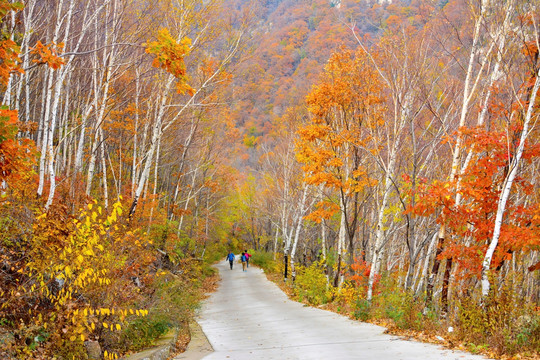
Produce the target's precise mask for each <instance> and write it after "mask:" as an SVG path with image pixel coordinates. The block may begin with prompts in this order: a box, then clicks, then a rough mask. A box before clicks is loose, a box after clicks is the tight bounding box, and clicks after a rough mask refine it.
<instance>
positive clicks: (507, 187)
mask: <svg viewBox="0 0 540 360" xmlns="http://www.w3.org/2000/svg"><path fill="white" fill-rule="evenodd" d="M539 87H540V71H538V72H537V73H536V80H535V83H534V87H533V89H532V91H531V95H530V98H529V106H528V109H527V114H526V115H525V119H524V121H523V130H521V136H520V139H519V145H518V148H517V149H516V154H515V156H514V158H513V159H512V162H511V163H510V172H509V173H508V175H507V177H506V179H505V182H504V186H503V190H502V192H501V195H500V196H499V202H498V204H497V215H496V217H495V225H494V228H493V238H492V239H491V242H490V244H489V247H488V249H487V251H486V254H485V256H484V260H483V261H482V296H483V297H484V298H485V297H486V296H487V295H488V294H489V290H490V286H491V285H490V281H489V272H490V266H491V260H492V259H493V254H494V253H495V249H496V248H497V245H498V243H499V237H500V235H501V226H502V222H503V217H504V212H505V211H506V203H507V201H508V198H509V197H510V191H511V190H512V185H513V184H514V179H515V178H516V175H517V171H518V168H519V163H520V162H521V157H522V156H523V149H524V148H525V141H526V140H527V137H528V136H529V131H530V130H529V126H530V123H531V119H532V116H533V111H534V105H535V103H536V96H537V94H538V88H539Z"/></svg>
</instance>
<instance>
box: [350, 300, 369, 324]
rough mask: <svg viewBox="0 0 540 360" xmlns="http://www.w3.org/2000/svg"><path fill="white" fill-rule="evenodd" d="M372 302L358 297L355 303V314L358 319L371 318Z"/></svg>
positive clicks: (366, 319) (365, 319)
mask: <svg viewBox="0 0 540 360" xmlns="http://www.w3.org/2000/svg"><path fill="white" fill-rule="evenodd" d="M370 307H371V304H370V303H369V301H367V300H365V299H358V300H357V301H356V304H355V310H354V313H353V316H354V318H355V319H357V320H361V321H368V320H369V318H370Z"/></svg>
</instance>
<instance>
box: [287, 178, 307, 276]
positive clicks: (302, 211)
mask: <svg viewBox="0 0 540 360" xmlns="http://www.w3.org/2000/svg"><path fill="white" fill-rule="evenodd" d="M307 193H308V185H306V184H304V192H303V194H302V200H301V201H300V204H299V209H298V220H297V223H296V229H295V234H294V241H293V244H292V249H291V276H292V278H293V280H294V279H295V278H296V268H295V266H294V257H295V255H296V248H297V246H298V240H299V239H300V232H301V231H302V225H303V223H304V215H305V212H306V209H305V205H306V198H307Z"/></svg>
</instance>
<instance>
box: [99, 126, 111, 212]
mask: <svg viewBox="0 0 540 360" xmlns="http://www.w3.org/2000/svg"><path fill="white" fill-rule="evenodd" d="M99 141H100V143H101V147H100V148H101V170H102V172H103V202H104V205H105V210H107V209H108V208H109V189H108V184H107V162H106V161H105V144H104V143H103V130H102V129H101V128H100V129H99Z"/></svg>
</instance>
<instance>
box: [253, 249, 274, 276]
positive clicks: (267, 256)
mask: <svg viewBox="0 0 540 360" xmlns="http://www.w3.org/2000/svg"><path fill="white" fill-rule="evenodd" d="M250 254H251V259H250V260H249V262H250V264H253V265H257V266H258V267H260V268H261V269H263V270H264V271H265V272H267V273H275V272H277V271H278V266H277V262H276V261H275V260H274V255H273V254H272V253H269V252H266V251H253V252H250Z"/></svg>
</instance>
